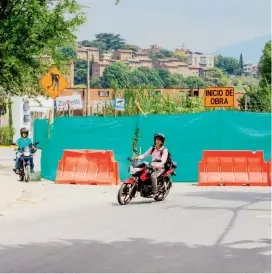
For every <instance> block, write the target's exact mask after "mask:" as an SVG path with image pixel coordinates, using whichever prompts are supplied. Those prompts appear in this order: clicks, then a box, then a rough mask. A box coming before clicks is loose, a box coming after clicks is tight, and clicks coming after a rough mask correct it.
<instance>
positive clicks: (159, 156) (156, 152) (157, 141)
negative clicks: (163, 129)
mask: <svg viewBox="0 0 272 274" xmlns="http://www.w3.org/2000/svg"><path fill="white" fill-rule="evenodd" d="M164 143H165V136H164V135H163V134H162V133H156V134H155V135H154V146H152V147H151V148H149V149H148V150H147V151H146V152H145V153H144V154H143V155H140V156H138V157H135V158H134V159H138V160H142V159H145V158H147V157H148V156H152V161H151V166H152V167H153V170H154V172H153V173H152V175H151V181H152V196H156V194H157V191H158V189H157V180H158V177H159V176H160V175H161V174H162V173H163V172H164V171H165V168H164V164H165V163H166V161H167V157H168V150H167V148H165V147H164Z"/></svg>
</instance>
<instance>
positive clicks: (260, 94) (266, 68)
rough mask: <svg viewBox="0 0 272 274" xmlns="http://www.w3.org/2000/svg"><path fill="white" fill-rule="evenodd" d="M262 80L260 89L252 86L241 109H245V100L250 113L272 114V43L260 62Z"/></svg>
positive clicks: (265, 48)
mask: <svg viewBox="0 0 272 274" xmlns="http://www.w3.org/2000/svg"><path fill="white" fill-rule="evenodd" d="M259 70H260V74H261V80H260V83H259V87H257V88H256V87H255V88H254V87H253V86H250V87H249V89H248V90H247V92H246V95H245V96H243V97H242V98H241V100H240V105H241V109H242V110H244V109H245V100H249V101H248V104H247V105H248V108H247V110H248V111H258V112H269V113H271V41H269V42H267V43H266V44H265V46H264V49H263V54H262V56H261V59H260V61H259Z"/></svg>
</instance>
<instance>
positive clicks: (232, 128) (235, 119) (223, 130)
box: [139, 111, 271, 182]
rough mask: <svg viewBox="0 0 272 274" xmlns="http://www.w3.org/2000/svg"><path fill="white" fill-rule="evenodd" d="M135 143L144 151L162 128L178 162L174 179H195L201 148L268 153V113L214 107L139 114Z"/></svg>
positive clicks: (269, 132) (266, 154)
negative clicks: (212, 110) (207, 109)
mask: <svg viewBox="0 0 272 274" xmlns="http://www.w3.org/2000/svg"><path fill="white" fill-rule="evenodd" d="M139 128H140V136H139V137H140V138H139V147H140V149H141V152H142V153H143V152H145V151H146V150H147V149H148V148H149V147H150V146H152V145H153V135H154V133H156V132H162V133H164V134H165V136H166V138H167V139H166V147H167V148H168V149H169V151H170V152H171V154H172V156H173V160H174V161H175V162H177V163H178V168H177V170H176V173H177V176H176V177H173V180H174V181H175V182H197V178H198V163H199V161H200V160H201V158H202V151H203V150H263V151H264V153H265V159H266V160H269V158H270V155H271V143H270V140H271V115H270V114H267V113H265V114H259V113H243V112H234V111H214V112H203V113H196V114H183V115H152V116H147V117H145V116H141V118H140V121H139Z"/></svg>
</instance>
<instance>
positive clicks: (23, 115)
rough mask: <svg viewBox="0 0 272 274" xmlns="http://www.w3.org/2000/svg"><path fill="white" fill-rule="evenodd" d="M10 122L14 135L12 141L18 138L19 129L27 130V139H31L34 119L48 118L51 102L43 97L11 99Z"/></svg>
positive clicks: (17, 97)
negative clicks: (11, 122) (24, 128)
mask: <svg viewBox="0 0 272 274" xmlns="http://www.w3.org/2000/svg"><path fill="white" fill-rule="evenodd" d="M11 100H12V120H13V127H14V128H15V134H14V137H13V141H14V142H15V141H16V140H17V139H18V138H19V137H20V128H22V127H26V128H28V129H29V137H30V138H33V126H34V119H35V117H37V118H38V119H44V118H49V110H53V106H54V105H53V104H54V102H53V100H52V99H46V98H44V97H36V98H35V99H29V98H28V97H27V96H25V97H19V96H16V97H12V98H11Z"/></svg>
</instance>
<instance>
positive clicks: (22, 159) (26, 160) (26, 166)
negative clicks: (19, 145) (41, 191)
mask: <svg viewBox="0 0 272 274" xmlns="http://www.w3.org/2000/svg"><path fill="white" fill-rule="evenodd" d="M38 144H39V142H36V143H34V144H30V145H29V146H26V147H23V149H22V152H19V153H18V154H17V157H19V173H17V174H18V175H19V180H20V181H21V182H22V181H25V182H29V181H30V173H31V167H30V158H31V157H33V156H32V155H33V153H34V151H35V150H33V149H32V147H33V146H34V147H36V146H37V145H38ZM14 161H16V159H14Z"/></svg>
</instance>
